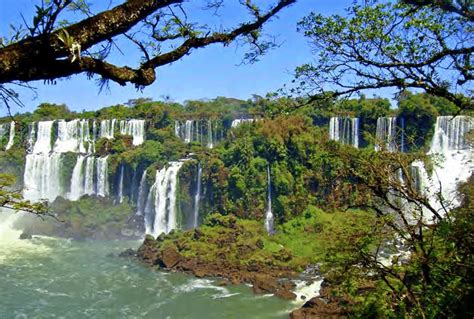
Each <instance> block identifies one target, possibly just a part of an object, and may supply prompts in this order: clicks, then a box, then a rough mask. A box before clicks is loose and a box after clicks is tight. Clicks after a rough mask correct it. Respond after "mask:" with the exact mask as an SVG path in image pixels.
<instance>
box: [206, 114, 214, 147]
mask: <svg viewBox="0 0 474 319" xmlns="http://www.w3.org/2000/svg"><path fill="white" fill-rule="evenodd" d="M207 147H208V148H213V147H214V142H213V139H212V121H211V120H207Z"/></svg>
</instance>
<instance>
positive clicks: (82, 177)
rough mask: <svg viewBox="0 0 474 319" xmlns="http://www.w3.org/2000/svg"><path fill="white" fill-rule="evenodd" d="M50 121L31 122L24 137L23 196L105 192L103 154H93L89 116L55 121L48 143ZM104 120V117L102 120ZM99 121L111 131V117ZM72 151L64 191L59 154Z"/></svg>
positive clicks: (71, 196)
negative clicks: (72, 161)
mask: <svg viewBox="0 0 474 319" xmlns="http://www.w3.org/2000/svg"><path fill="white" fill-rule="evenodd" d="M54 123H55V122H54V121H41V122H38V123H36V124H35V123H32V124H31V126H30V132H29V137H28V144H29V146H28V153H29V154H27V156H26V164H25V173H24V196H25V198H26V199H30V200H32V201H38V200H42V199H47V200H49V201H53V200H54V199H55V198H56V197H57V196H63V195H67V196H66V197H67V198H68V199H70V200H78V199H79V198H80V197H81V196H83V195H86V194H87V195H99V196H105V195H107V194H108V173H107V157H104V158H96V157H95V156H94V155H93V153H94V151H95V142H94V141H95V131H96V125H95V124H93V132H92V134H91V132H90V126H89V120H78V119H76V120H72V121H68V122H66V121H64V120H58V121H57V138H56V141H55V142H54V147H52V146H51V145H53V143H52V135H53V125H54ZM94 123H95V122H94ZM102 123H106V121H102V122H101V124H102ZM108 123H109V124H104V125H102V126H103V127H104V130H109V132H108V133H111V132H112V133H113V131H111V130H110V127H113V125H114V124H113V123H114V121H113V120H111V121H109V122H108ZM66 152H72V153H76V154H78V155H77V158H76V164H75V165H74V168H73V171H72V175H71V178H70V180H68V181H67V182H69V184H68V186H70V187H69V189H70V191H69V192H68V193H66V194H65V193H64V191H63V189H62V188H61V184H62V179H64V177H63V178H62V177H61V167H62V159H63V158H62V154H63V153H66Z"/></svg>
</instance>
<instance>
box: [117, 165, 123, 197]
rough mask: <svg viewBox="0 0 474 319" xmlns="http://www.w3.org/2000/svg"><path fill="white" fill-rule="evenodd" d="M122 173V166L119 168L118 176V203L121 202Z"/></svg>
mask: <svg viewBox="0 0 474 319" xmlns="http://www.w3.org/2000/svg"><path fill="white" fill-rule="evenodd" d="M123 173H124V165H123V164H122V165H121V166H120V176H119V187H118V194H117V197H118V200H119V203H122V202H123Z"/></svg>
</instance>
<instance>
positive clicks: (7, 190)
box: [0, 173, 49, 216]
mask: <svg viewBox="0 0 474 319" xmlns="http://www.w3.org/2000/svg"><path fill="white" fill-rule="evenodd" d="M14 183H15V177H14V176H12V175H9V174H3V173H0V209H7V210H13V211H15V212H18V211H23V212H28V213H32V214H36V215H38V216H42V215H49V213H48V206H47V205H46V203H41V202H40V203H31V202H30V201H28V200H25V199H23V196H22V195H21V192H20V191H16V190H13V189H12V186H13V184H14Z"/></svg>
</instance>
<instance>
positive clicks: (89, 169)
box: [84, 156, 95, 195]
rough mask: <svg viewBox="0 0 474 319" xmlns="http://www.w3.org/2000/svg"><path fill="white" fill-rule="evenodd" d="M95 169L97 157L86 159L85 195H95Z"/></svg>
mask: <svg viewBox="0 0 474 319" xmlns="http://www.w3.org/2000/svg"><path fill="white" fill-rule="evenodd" d="M94 168H95V157H94V156H87V157H86V167H85V169H84V194H87V195H94V194H95V189H94Z"/></svg>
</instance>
